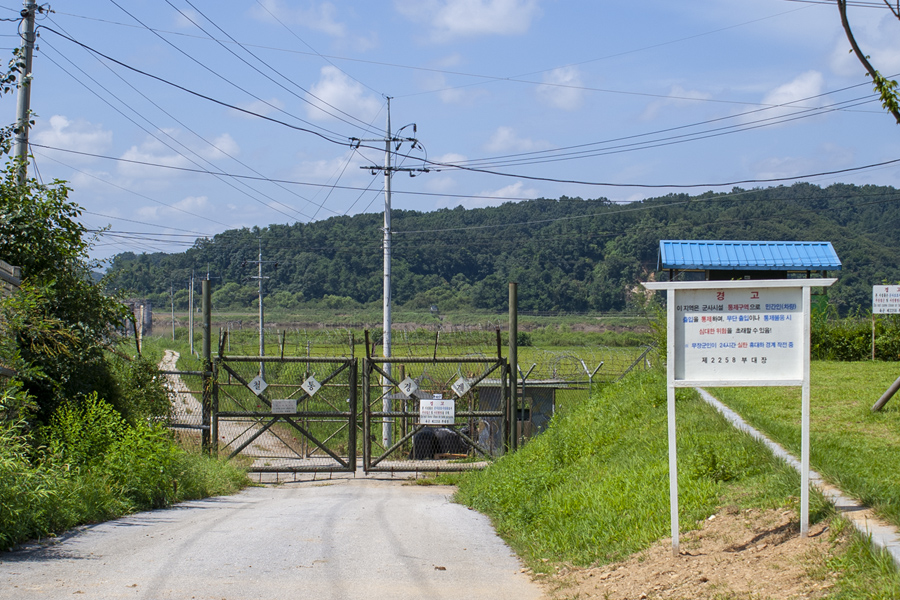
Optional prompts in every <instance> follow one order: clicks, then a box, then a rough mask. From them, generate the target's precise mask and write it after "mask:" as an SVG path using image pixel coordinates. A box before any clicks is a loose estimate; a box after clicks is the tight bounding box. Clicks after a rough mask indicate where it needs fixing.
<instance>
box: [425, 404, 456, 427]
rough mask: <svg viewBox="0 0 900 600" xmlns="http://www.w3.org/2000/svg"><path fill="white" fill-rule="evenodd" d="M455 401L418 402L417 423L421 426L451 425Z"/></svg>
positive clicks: (454, 411) (454, 415)
mask: <svg viewBox="0 0 900 600" xmlns="http://www.w3.org/2000/svg"><path fill="white" fill-rule="evenodd" d="M455 418H456V400H419V423H421V424H422V425H453V422H454V420H455Z"/></svg>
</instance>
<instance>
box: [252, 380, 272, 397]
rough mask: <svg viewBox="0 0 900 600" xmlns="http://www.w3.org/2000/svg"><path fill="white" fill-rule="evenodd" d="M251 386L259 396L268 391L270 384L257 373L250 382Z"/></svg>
mask: <svg viewBox="0 0 900 600" xmlns="http://www.w3.org/2000/svg"><path fill="white" fill-rule="evenodd" d="M249 386H250V391H251V392H253V393H254V394H256V395H257V396H259V395H260V394H262V393H263V392H264V391H266V388H267V387H269V384H268V383H266V380H265V379H263V378H262V377H260V376H259V375H257V376H256V377H254V378H253V381H251V382H250V384H249Z"/></svg>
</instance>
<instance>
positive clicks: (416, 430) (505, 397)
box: [362, 342, 510, 472]
mask: <svg viewBox="0 0 900 600" xmlns="http://www.w3.org/2000/svg"><path fill="white" fill-rule="evenodd" d="M366 347H367V348H368V347H369V344H368V342H367V344H366ZM507 369H508V364H507V362H506V359H505V358H503V357H502V356H501V355H500V352H499V343H498V352H497V356H496V357H494V358H487V357H484V356H469V357H452V358H443V357H441V358H438V357H433V358H377V357H372V356H367V357H366V358H365V359H364V361H363V374H362V392H363V403H362V404H363V406H362V410H363V468H364V469H365V471H366V472H370V471H390V472H393V471H461V470H467V469H473V468H482V467H484V466H485V465H486V464H487V462H488V461H490V460H492V459H493V458H494V457H496V456H499V455H500V454H502V453H503V452H504V451H505V450H506V448H508V447H509V429H510V428H509V426H508V419H507V415H508V414H509V390H508V377H507Z"/></svg>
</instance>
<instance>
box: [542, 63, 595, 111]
mask: <svg viewBox="0 0 900 600" xmlns="http://www.w3.org/2000/svg"><path fill="white" fill-rule="evenodd" d="M581 87H582V83H581V72H580V71H579V70H578V69H577V68H576V67H560V68H558V69H553V70H552V71H549V72H547V73H545V74H544V83H543V84H542V85H539V86H538V88H537V94H538V98H540V99H541V101H542V102H543V103H544V104H547V105H549V106H553V107H556V108H561V109H563V110H575V109H577V108H579V107H580V106H581V103H582V100H583V99H584V90H583V89H581Z"/></svg>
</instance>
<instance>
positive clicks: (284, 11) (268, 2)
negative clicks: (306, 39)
mask: <svg viewBox="0 0 900 600" xmlns="http://www.w3.org/2000/svg"><path fill="white" fill-rule="evenodd" d="M251 14H252V15H253V16H254V17H255V18H256V19H259V20H260V21H266V22H274V21H275V20H276V19H277V20H278V21H281V22H282V23H284V24H285V25H301V26H303V27H308V28H310V29H314V30H316V31H321V32H323V33H327V34H328V35H331V36H334V37H344V36H345V35H346V33H347V28H346V26H345V25H344V24H343V23H341V22H339V21H338V19H337V7H335V5H334V4H332V3H331V2H320V3H316V2H307V3H306V7H293V6H288V5H287V4H286V3H285V2H283V0H259V3H258V4H257V5H255V6H254V7H253V9H252V10H251Z"/></svg>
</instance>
